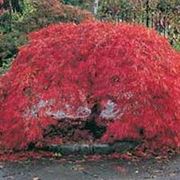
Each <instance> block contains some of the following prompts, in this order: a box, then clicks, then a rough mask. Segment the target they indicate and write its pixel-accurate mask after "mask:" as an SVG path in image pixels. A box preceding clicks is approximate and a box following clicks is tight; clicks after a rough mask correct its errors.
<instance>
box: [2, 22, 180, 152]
mask: <svg viewBox="0 0 180 180" xmlns="http://www.w3.org/2000/svg"><path fill="white" fill-rule="evenodd" d="M29 38H30V42H29V44H28V45H26V46H24V47H21V49H20V52H19V54H18V56H17V58H16V59H15V61H14V62H13V64H12V68H11V69H10V70H9V71H8V72H7V73H6V74H5V75H4V76H2V77H1V79H0V145H1V147H2V148H6V149H7V148H10V149H23V148H26V147H27V146H28V145H29V144H30V143H32V142H33V143H38V142H41V141H42V139H46V138H49V137H50V136H48V133H47V131H48V130H49V128H50V127H52V126H53V127H58V128H59V129H60V130H62V131H64V128H67V129H68V128H69V126H70V125H71V124H73V123H75V122H78V123H79V124H80V123H85V122H87V121H95V122H94V123H95V124H96V125H97V126H99V127H105V128H106V131H105V132H104V133H103V135H102V137H101V138H100V139H101V141H105V142H113V141H117V140H124V139H128V140H140V141H142V142H148V143H147V144H148V145H149V147H151V148H153V149H156V148H162V147H171V148H178V147H180V54H179V53H178V52H176V51H175V50H173V49H172V48H171V46H170V45H169V44H168V42H167V40H166V39H164V38H163V37H161V36H159V35H158V34H157V33H156V32H155V31H153V30H150V29H147V28H145V27H143V26H139V25H127V24H116V25H115V24H111V23H96V22H94V23H82V24H80V25H75V24H59V25H51V26H49V27H47V28H44V29H42V30H40V31H38V32H34V33H31V34H30V35H29ZM88 132H90V129H89V130H88ZM75 134H76V133H74V134H73V135H72V137H73V136H74V135H75ZM61 138H62V139H63V138H65V137H63V136H61ZM64 142H65V141H64Z"/></svg>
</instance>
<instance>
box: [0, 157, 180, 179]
mask: <svg viewBox="0 0 180 180" xmlns="http://www.w3.org/2000/svg"><path fill="white" fill-rule="evenodd" d="M94 179H95V180H96V179H97V180H119V179H129V180H136V179H137V180H141V179H142V180H149V179H153V180H154V179H155V180H156V179H157V180H180V156H176V157H174V158H173V159H171V160H170V161H166V162H157V161H155V160H149V161H141V162H130V161H123V160H101V161H96V162H87V161H73V160H72V158H69V159H68V160H66V161H62V160H46V159H43V160H35V161H25V162H19V163H0V180H94Z"/></svg>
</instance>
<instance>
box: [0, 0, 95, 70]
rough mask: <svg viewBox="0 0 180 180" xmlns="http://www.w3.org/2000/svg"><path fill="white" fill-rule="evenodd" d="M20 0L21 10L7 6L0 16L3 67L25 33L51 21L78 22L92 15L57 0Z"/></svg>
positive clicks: (0, 62)
mask: <svg viewBox="0 0 180 180" xmlns="http://www.w3.org/2000/svg"><path fill="white" fill-rule="evenodd" d="M23 2H24V3H23V12H21V11H20V12H17V11H15V12H11V13H10V12H9V11H8V7H7V10H6V12H4V14H2V15H1V16H0V28H1V32H2V34H1V35H0V68H2V69H3V70H4V67H6V66H9V62H11V60H12V58H13V57H14V56H16V54H17V52H18V47H19V46H21V45H23V44H24V43H25V42H26V34H27V33H29V32H32V31H34V30H37V29H40V28H42V27H45V26H47V25H49V24H53V23H58V22H75V23H80V22H82V21H84V20H92V19H93V16H92V14H91V13H90V12H88V11H86V10H80V9H78V8H75V7H73V6H68V5H63V4H61V3H59V1H58V0H48V1H44V0H36V1H30V0H24V1H23ZM7 62H8V63H7ZM0 73H1V69H0Z"/></svg>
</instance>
